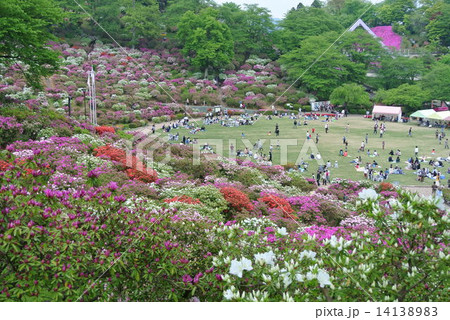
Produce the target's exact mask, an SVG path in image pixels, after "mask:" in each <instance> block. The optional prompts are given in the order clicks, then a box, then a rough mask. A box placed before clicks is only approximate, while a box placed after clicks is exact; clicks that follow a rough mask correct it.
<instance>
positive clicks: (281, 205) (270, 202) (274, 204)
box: [258, 194, 294, 217]
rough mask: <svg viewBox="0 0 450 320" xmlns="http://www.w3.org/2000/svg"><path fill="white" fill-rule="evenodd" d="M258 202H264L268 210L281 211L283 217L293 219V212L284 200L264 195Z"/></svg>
mask: <svg viewBox="0 0 450 320" xmlns="http://www.w3.org/2000/svg"><path fill="white" fill-rule="evenodd" d="M258 201H260V202H264V203H265V204H266V205H267V206H268V207H269V208H270V209H281V210H283V213H284V215H285V216H287V217H293V216H291V213H293V212H294V210H293V209H292V207H291V205H290V204H289V202H288V201H287V200H286V199H283V198H280V197H277V196H274V195H270V194H266V195H264V196H263V197H261V198H259V199H258Z"/></svg>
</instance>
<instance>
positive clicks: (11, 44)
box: [0, 0, 62, 87]
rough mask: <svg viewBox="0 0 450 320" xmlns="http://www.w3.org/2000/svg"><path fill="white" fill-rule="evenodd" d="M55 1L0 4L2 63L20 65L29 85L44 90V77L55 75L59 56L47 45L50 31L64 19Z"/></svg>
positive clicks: (15, 0)
mask: <svg viewBox="0 0 450 320" xmlns="http://www.w3.org/2000/svg"><path fill="white" fill-rule="evenodd" d="M61 16H62V13H61V10H60V9H59V8H58V7H57V6H56V5H55V3H54V2H53V1H52V0H27V1H21V0H8V1H1V2H0V63H3V64H5V65H7V66H11V65H14V64H16V65H18V66H20V67H21V69H22V72H23V74H24V76H25V78H26V80H27V82H28V83H29V84H30V85H31V86H34V87H40V86H41V84H40V80H41V77H42V76H48V75H50V74H52V73H54V72H55V70H56V69H57V66H58V54H57V53H56V52H54V51H52V50H50V49H49V48H47V46H46V43H47V42H48V41H49V40H51V39H53V36H52V34H51V33H50V30H51V29H52V27H53V26H54V25H55V24H56V23H58V22H59V21H60V19H61Z"/></svg>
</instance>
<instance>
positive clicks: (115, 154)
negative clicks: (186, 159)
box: [94, 145, 158, 183]
mask: <svg viewBox="0 0 450 320" xmlns="http://www.w3.org/2000/svg"><path fill="white" fill-rule="evenodd" d="M94 154H95V155H96V156H97V157H106V158H109V159H111V160H113V161H116V162H119V163H120V164H122V166H123V167H124V168H126V167H127V165H128V163H129V162H131V168H128V169H125V172H126V173H127V175H128V176H129V177H130V179H133V180H138V181H141V182H145V183H151V182H155V181H156V180H157V179H158V174H157V173H156V171H155V170H153V169H150V168H145V167H144V164H143V163H142V162H141V161H140V160H139V159H137V157H136V156H134V155H128V159H127V154H126V152H125V151H123V150H121V149H118V148H115V147H113V146H111V145H106V146H102V147H98V148H96V149H95V150H94Z"/></svg>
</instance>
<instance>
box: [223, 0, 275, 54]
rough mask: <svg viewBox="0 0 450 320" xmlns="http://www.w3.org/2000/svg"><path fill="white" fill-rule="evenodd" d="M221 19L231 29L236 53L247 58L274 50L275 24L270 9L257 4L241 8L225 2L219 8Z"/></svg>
mask: <svg viewBox="0 0 450 320" xmlns="http://www.w3.org/2000/svg"><path fill="white" fill-rule="evenodd" d="M218 11H219V16H218V19H219V20H220V21H223V22H225V23H226V24H227V25H228V27H229V28H230V30H231V34H232V36H233V40H234V47H235V53H236V55H237V56H242V60H246V59H247V58H248V57H249V56H250V55H252V54H256V55H261V54H270V53H272V52H273V48H272V47H273V45H272V38H271V32H272V31H273V30H274V28H275V25H274V23H273V21H272V18H271V16H270V13H269V10H268V9H266V8H261V7H259V6H257V5H255V4H251V5H244V9H241V7H240V6H238V5H237V4H235V3H232V2H229V3H225V4H223V5H222V6H220V7H219V8H218Z"/></svg>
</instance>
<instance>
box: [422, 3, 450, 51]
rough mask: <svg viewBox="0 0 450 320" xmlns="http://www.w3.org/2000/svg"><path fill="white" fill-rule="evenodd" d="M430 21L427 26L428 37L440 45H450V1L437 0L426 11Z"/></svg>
mask: <svg viewBox="0 0 450 320" xmlns="http://www.w3.org/2000/svg"><path fill="white" fill-rule="evenodd" d="M426 16H427V17H428V18H429V19H430V23H428V25H427V26H426V30H427V36H428V39H429V40H430V41H431V42H433V43H434V44H436V45H438V46H443V47H449V46H450V3H446V2H445V1H442V0H441V1H437V2H436V4H435V5H434V6H432V7H431V8H430V9H428V10H427V11H426Z"/></svg>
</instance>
